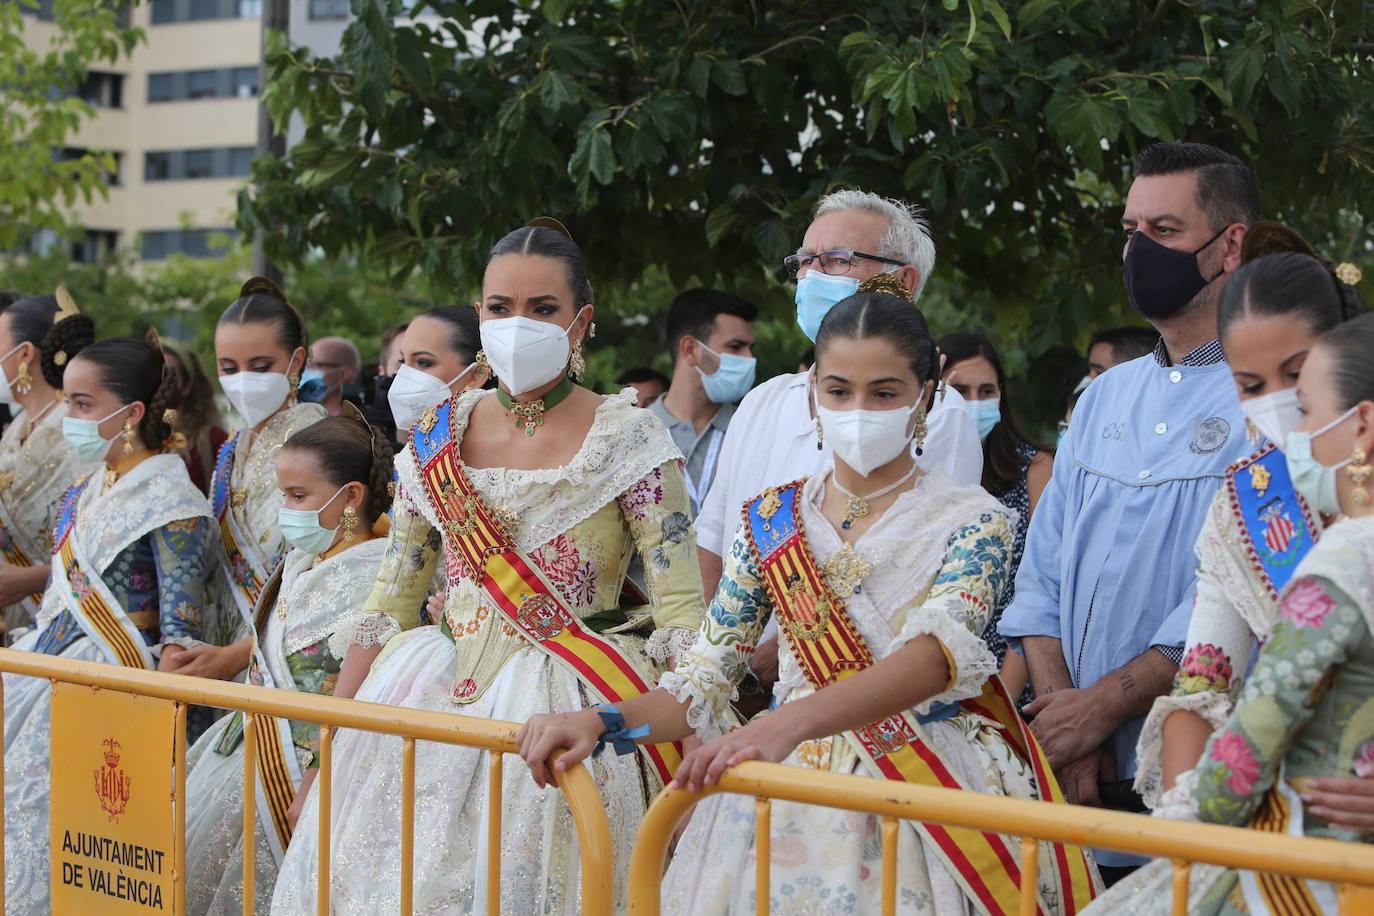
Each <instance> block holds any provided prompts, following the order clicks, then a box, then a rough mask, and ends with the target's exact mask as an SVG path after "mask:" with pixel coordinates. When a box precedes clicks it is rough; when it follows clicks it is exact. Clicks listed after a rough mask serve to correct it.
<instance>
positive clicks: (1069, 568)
mask: <svg viewBox="0 0 1374 916" xmlns="http://www.w3.org/2000/svg"><path fill="white" fill-rule="evenodd" d="M1215 347H1216V345H1215V343H1213V344H1210V345H1208V347H1205V348H1199V349H1198V350H1196V351H1194V353H1192V354H1189V357H1186V358H1185V359H1184V361H1183V362H1181V363H1180V364H1178V365H1175V366H1166V365H1162V364H1161V360H1160V359H1159V358H1158V357H1157V356H1155V355H1150V356H1142V357H1141V358H1139V359H1136V360H1132V361H1131V362H1128V363H1124V364H1122V365H1120V366H1117V367H1115V368H1113V369H1111V370H1109V371H1108V372H1106V373H1105V374H1103V375H1102V376H1100V377H1099V378H1098V379H1097V380H1096V381H1094V382H1093V384H1092V385H1090V386H1089V387H1088V390H1087V391H1086V392H1084V394H1083V397H1082V398H1081V399H1080V400H1079V402H1078V405H1077V407H1075V409H1074V413H1073V419H1072V421H1071V423H1070V424H1069V430H1068V435H1067V436H1066V437H1065V439H1064V444H1063V447H1062V448H1061V449H1060V451H1059V453H1058V454H1057V455H1056V456H1055V460H1054V473H1053V475H1052V476H1051V478H1050V482H1049V485H1048V486H1046V488H1045V491H1044V493H1043V494H1042V495H1041V497H1040V502H1039V504H1038V505H1037V507H1036V510H1035V515H1034V516H1032V518H1031V525H1030V531H1029V533H1028V534H1027V537H1026V549H1025V553H1024V555H1023V557H1022V560H1021V569H1020V571H1019V573H1018V574H1017V577H1016V598H1015V599H1014V600H1013V602H1012V603H1011V605H1010V606H1009V607H1008V608H1007V609H1006V612H1005V613H1004V614H1003V616H1002V620H1001V625H1000V627H999V629H1000V631H1001V633H1002V635H1003V636H1005V637H1007V638H1008V640H1009V641H1011V642H1013V643H1019V639H1018V638H1019V637H1023V636H1053V637H1056V638H1058V639H1060V640H1062V642H1063V648H1064V660H1065V662H1066V663H1067V664H1068V668H1069V673H1070V675H1071V676H1072V678H1073V683H1074V685H1075V686H1077V687H1089V686H1092V685H1093V684H1095V683H1096V682H1097V681H1099V680H1100V679H1101V678H1102V677H1103V676H1105V675H1107V674H1109V673H1110V672H1112V671H1113V670H1115V669H1117V668H1119V667H1121V666H1122V665H1124V664H1126V663H1127V662H1129V661H1130V660H1131V659H1133V658H1135V657H1136V656H1138V655H1140V654H1141V653H1143V652H1146V651H1147V650H1149V649H1150V647H1152V646H1161V647H1166V648H1169V649H1170V650H1171V652H1172V654H1171V658H1173V660H1174V661H1175V662H1177V661H1178V656H1179V654H1180V653H1181V651H1182V648H1183V645H1184V642H1185V640H1186V637H1187V635H1188V621H1189V618H1190V617H1191V615H1192V609H1193V597H1194V595H1195V593H1196V591H1197V588H1196V579H1195V573H1196V568H1197V559H1196V558H1195V556H1194V554H1193V544H1194V542H1195V541H1196V539H1197V536H1198V532H1199V531H1200V530H1201V528H1202V521H1203V518H1204V516H1205V515H1206V512H1207V508H1208V506H1209V505H1210V504H1211V502H1212V497H1213V496H1214V495H1215V494H1216V491H1217V487H1218V486H1219V485H1220V484H1221V480H1222V475H1223V473H1224V472H1225V471H1226V468H1227V467H1228V466H1229V465H1230V464H1231V463H1232V462H1235V461H1237V460H1239V459H1240V458H1243V457H1244V456H1245V455H1247V454H1248V453H1249V452H1250V451H1252V447H1251V446H1250V444H1249V443H1248V442H1247V441H1246V438H1245V432H1244V430H1245V418H1244V414H1242V412H1241V409H1240V401H1239V399H1237V397H1236V391H1235V386H1234V383H1233V382H1232V380H1231V370H1230V367H1228V366H1227V365H1226V363H1225V362H1221V361H1218V360H1216V355H1217V354H1219V349H1212V348H1215ZM1204 351H1207V356H1206V357H1204V358H1205V359H1206V358H1208V357H1210V359H1208V364H1206V365H1190V364H1189V363H1191V362H1197V361H1198V359H1197V358H1196V356H1197V354H1200V353H1203V352H1204ZM1166 654H1167V653H1166ZM1143 724H1144V718H1143V717H1141V718H1139V719H1134V720H1132V721H1130V722H1127V723H1126V724H1124V725H1122V726H1121V727H1120V728H1118V729H1117V730H1116V731H1115V732H1113V733H1112V737H1111V739H1110V740H1109V741H1108V747H1110V749H1111V751H1112V753H1113V754H1114V755H1115V757H1116V768H1117V779H1129V778H1131V777H1132V776H1134V775H1135V770H1136V760H1135V746H1136V741H1137V739H1138V738H1139V737H1140V730H1141V727H1142V725H1143ZM1098 861H1099V862H1100V863H1101V864H1103V865H1132V864H1137V863H1139V862H1141V861H1143V860H1141V859H1140V858H1139V857H1137V856H1127V855H1125V854H1122V853H1113V852H1108V851H1101V852H1100V853H1099V856H1098Z"/></svg>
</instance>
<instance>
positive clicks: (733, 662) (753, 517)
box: [519, 293, 1097, 913]
mask: <svg viewBox="0 0 1374 916" xmlns="http://www.w3.org/2000/svg"><path fill="white" fill-rule="evenodd" d="M814 371H815V378H816V381H815V393H816V394H815V396H816V401H817V403H816V410H817V416H818V418H819V422H820V427H821V431H822V433H823V435H824V439H825V442H826V444H827V445H829V446H830V447H831V450H832V451H833V452H834V456H835V457H834V465H833V470H831V471H829V472H826V473H822V474H819V475H816V476H813V477H811V478H809V479H807V480H804V481H801V482H798V483H794V484H789V485H786V486H783V487H776V488H771V489H769V490H767V491H765V492H764V493H763V494H761V495H760V496H758V497H757V498H755V499H754V500H752V501H751V502H750V503H749V504H748V506H747V507H746V509H745V515H744V520H743V522H742V524H741V525H740V528H739V530H738V532H737V534H736V535H735V541H734V546H733V547H732V549H731V551H730V556H729V557H727V559H726V565H725V572H724V576H723V577H722V579H721V583H720V588H719V590H718V591H717V593H716V598H715V601H714V602H713V603H712V605H711V608H710V610H709V611H708V613H707V617H706V620H705V621H704V623H703V625H702V628H701V631H700V633H699V635H698V637H697V640H696V642H695V643H694V644H693V646H692V647H691V648H690V649H689V650H688V651H687V653H686V654H685V655H684V657H683V658H682V659H681V660H680V661H679V663H678V667H677V669H676V670H675V671H673V672H671V673H669V674H666V675H664V677H663V678H662V680H661V681H660V686H659V689H658V690H655V691H653V692H652V693H650V694H648V695H646V696H644V697H641V698H639V699H637V700H633V701H630V702H627V703H624V704H622V705H621V707H620V711H621V714H622V717H623V724H624V726H625V727H627V728H628V729H631V730H634V731H630V732H628V733H624V734H615V733H612V734H610V735H608V734H606V731H607V728H608V725H607V724H606V723H604V722H603V721H602V720H601V718H600V717H599V716H598V715H597V714H596V712H594V711H589V710H586V711H578V712H570V713H566V714H563V715H559V716H540V717H537V718H535V719H532V720H531V721H530V722H529V723H528V724H527V725H526V726H525V728H524V730H523V731H522V733H521V735H520V739H519V740H520V741H521V743H522V748H521V750H522V754H523V755H524V756H525V759H526V760H527V762H529V763H530V765H531V768H532V769H533V770H534V773H535V776H536V779H538V780H540V781H541V782H543V781H546V780H547V779H548V774H547V773H546V772H545V770H544V766H543V760H545V759H546V757H547V755H548V754H549V752H550V751H553V750H555V749H558V748H563V749H566V750H567V754H566V755H565V756H564V757H562V758H560V759H559V761H558V763H557V764H555V766H556V767H564V766H567V765H570V764H571V763H572V762H574V761H576V760H580V759H583V758H584V757H586V756H587V755H588V754H589V753H590V752H591V751H592V750H593V749H594V748H596V747H597V746H598V743H599V742H602V741H609V742H611V743H613V744H619V743H620V742H622V741H627V740H634V736H635V735H638V740H640V741H664V740H671V739H680V738H683V737H686V736H688V735H691V734H693V732H695V734H696V735H697V736H698V737H699V738H701V739H702V740H704V741H706V742H707V743H706V744H705V745H704V746H703V747H702V748H700V749H698V750H696V751H694V752H693V753H691V754H690V755H689V756H688V757H687V759H686V760H685V761H684V762H683V765H682V767H681V768H680V769H679V770H678V773H677V778H676V784H677V785H679V786H687V787H689V788H692V789H694V790H695V789H698V788H700V786H702V785H703V784H705V785H710V784H712V783H714V782H715V781H716V780H717V778H718V777H719V775H720V773H721V771H722V770H723V769H725V768H726V767H727V766H731V765H733V764H736V763H739V762H741V761H745V760H769V761H775V762H782V763H786V764H789V765H793V766H804V767H810V768H814V769H822V770H829V771H831V772H839V773H846V774H857V775H863V776H869V777H872V778H879V779H881V778H887V779H895V780H902V781H907V780H915V781H928V779H929V778H931V775H930V774H931V773H932V771H931V770H930V769H928V768H927V767H928V762H929V761H932V760H939V761H940V764H941V766H940V768H939V769H940V776H939V777H938V779H939V781H940V782H941V783H942V784H944V785H946V786H948V787H950V788H958V789H963V790H965V791H970V792H992V793H996V794H999V795H1008V796H1013V797H1018V798H1030V799H1034V798H1039V797H1041V796H1040V795H1039V793H1038V791H1037V788H1036V785H1037V782H1038V783H1039V784H1040V786H1041V787H1042V788H1044V789H1045V791H1046V793H1047V794H1046V796H1045V797H1046V798H1052V797H1059V798H1062V796H1057V795H1056V793H1057V788H1054V787H1055V785H1056V784H1055V782H1054V777H1053V775H1052V774H1051V773H1050V772H1049V770H1048V765H1047V764H1046V763H1045V760H1044V755H1043V754H1042V753H1039V752H1038V745H1036V744H1035V741H1034V739H1033V738H1032V737H1030V731H1029V729H1028V728H1027V727H1026V725H1025V723H1024V722H1023V721H1021V719H1020V718H1019V717H1018V715H1017V713H1016V711H1015V708H1014V706H1013V705H1012V701H1011V698H1010V697H1009V696H1008V695H1007V694H1006V692H1005V689H1004V688H1002V687H1001V686H1000V681H999V680H998V679H997V664H996V660H995V659H994V658H993V655H992V653H991V652H989V651H988V648H987V646H986V645H985V644H984V643H983V640H982V638H981V635H982V631H983V627H984V626H985V625H986V623H987V620H988V615H989V614H990V612H991V609H992V608H993V607H994V606H995V605H996V602H997V596H998V594H999V593H1000V591H1001V590H1002V588H1003V586H1004V585H1005V582H1006V575H1007V557H1008V553H1009V549H1010V544H1011V537H1012V535H1011V532H1012V526H1013V524H1014V521H1015V513H1014V512H1012V511H1011V510H1008V509H1006V508H1005V507H1003V506H1002V505H1001V504H1000V503H998V502H997V501H996V500H995V499H993V498H992V497H991V496H989V495H988V494H987V493H986V492H985V491H984V490H983V489H982V488H980V487H966V486H960V485H959V484H956V483H955V482H954V481H953V480H952V479H950V478H949V477H948V476H947V475H946V474H945V473H944V472H943V471H940V470H938V469H937V470H932V471H928V472H922V471H921V470H920V469H918V468H917V466H916V464H915V462H914V461H913V458H912V451H913V449H912V443H913V440H914V441H915V443H916V446H917V447H918V448H919V447H920V446H921V444H922V442H923V439H924V437H925V429H924V427H925V411H924V404H925V403H926V400H927V398H928V397H929V394H930V392H931V389H932V387H933V386H934V384H935V381H936V373H937V372H938V357H937V353H936V349H935V344H934V342H933V341H932V340H931V338H930V335H929V333H928V332H927V330H926V326H925V320H924V319H923V318H922V317H921V314H920V312H919V311H917V309H916V308H915V307H914V306H912V305H911V303H910V302H908V301H906V300H904V299H901V298H898V297H897V296H893V295H889V294H886V293H860V294H858V295H855V296H851V297H849V298H847V299H844V300H843V301H841V302H840V303H839V304H838V305H836V306H835V307H834V309H832V310H831V311H830V312H829V313H828V314H827V315H826V316H825V318H824V320H823V321H822V322H821V324H820V330H819V333H818V334H817V337H816V365H815V369H814ZM798 535H800V536H798ZM770 616H776V617H777V618H778V619H779V629H780V632H781V637H780V645H779V650H778V655H779V679H778V684H777V687H776V689H775V691H774V699H775V700H776V703H777V707H776V708H775V709H774V710H773V711H772V712H770V713H768V714H767V715H765V716H762V717H760V718H757V719H755V720H753V721H752V722H751V723H750V724H748V725H746V726H744V727H743V728H738V729H735V730H733V731H731V730H730V727H731V725H732V721H731V713H730V699H731V694H732V692H733V690H734V689H735V686H736V685H737V684H738V682H739V680H740V678H741V677H742V676H743V675H744V673H745V672H746V671H747V670H748V662H749V658H750V656H751V654H752V652H753V650H754V646H755V644H756V643H757V641H758V639H759V637H760V635H761V633H762V632H763V627H764V624H765V622H766V621H767V620H768V618H769V617H770ZM963 701H968V702H967V705H964V703H963ZM975 703H976V704H977V708H976V710H975V706H974V704H975ZM989 716H992V717H996V718H999V719H1001V720H1002V725H1003V727H1002V728H998V727H994V726H993V724H992V721H991V720H990V718H989ZM641 730H642V731H641ZM1008 734H1011V735H1015V736H1017V738H1016V741H1015V743H1013V742H1011V741H1008V740H1007V737H1006V735H1008ZM1018 745H1019V746H1021V747H1026V748H1030V749H1033V750H1031V751H1030V752H1029V759H1028V758H1023V757H1022V756H1021V755H1020V752H1019V751H1018V750H1017V749H1016V747H1017V746H1018ZM603 756H604V755H603ZM922 761H926V762H922ZM753 804H754V803H753V800H752V799H749V798H745V797H741V796H735V795H715V796H712V797H710V798H708V799H706V800H705V801H703V802H702V803H701V804H700V805H698V806H697V809H696V813H695V815H694V817H693V818H692V821H691V823H690V825H689V826H688V827H687V831H686V833H685V834H684V835H683V837H682V839H681V841H680V842H679V843H678V846H677V850H676V852H675V853H674V855H673V859H672V863H671V864H670V866H669V869H668V874H667V877H666V878H665V880H664V893H663V904H664V907H665V909H666V911H668V912H672V913H727V912H729V913H743V912H753V910H754V909H755V903H756V901H755V900H754V899H753V898H754V887H755V882H754V863H753V857H754V855H755V852H756V849H757V846H756V837H755V833H754V818H753ZM772 818H773V831H774V837H775V839H774V841H773V843H774V845H773V850H774V858H773V861H772V863H771V864H772V868H771V872H772V873H771V877H770V887H771V893H772V899H771V900H769V901H767V905H766V906H765V907H764V909H767V910H769V911H771V912H811V911H814V910H816V909H817V908H818V907H821V906H823V904H822V903H821V901H826V900H842V901H844V902H845V904H846V908H848V909H852V910H853V911H854V912H859V913H869V912H877V911H878V909H879V908H880V900H881V896H882V877H881V876H882V873H883V868H882V866H881V865H880V858H881V854H880V850H881V848H882V846H883V843H882V839H881V826H880V824H879V819H878V818H876V817H870V816H855V815H854V814H852V813H850V812H841V811H835V810H832V809H828V808H819V807H815V806H809V805H796V804H792V803H788V802H774V803H773V814H772ZM931 829H932V828H930V827H928V826H927V825H922V824H918V823H914V822H910V821H903V822H902V826H901V828H900V830H901V833H900V836H899V839H898V846H899V852H898V855H897V868H898V871H899V874H898V876H897V882H898V885H899V886H900V887H902V888H903V889H904V891H903V899H904V900H909V901H910V902H909V903H907V904H906V910H904V911H911V912H915V911H916V910H918V909H919V910H920V911H922V912H931V911H933V912H937V913H966V912H975V911H978V910H981V909H985V908H987V904H986V902H984V903H981V904H977V903H975V902H974V898H973V897H972V895H973V893H974V892H973V891H972V890H969V889H967V885H965V884H964V883H963V882H962V881H961V879H960V877H959V875H960V874H961V873H967V869H968V868H969V867H971V866H972V863H974V862H979V863H983V864H980V865H978V866H975V867H976V869H977V870H978V871H980V872H982V873H983V876H984V878H985V879H987V884H988V885H989V886H990V887H991V886H1002V887H1004V888H1005V889H1004V890H1003V891H1002V892H1000V893H1001V895H1000V898H999V900H998V903H999V904H1000V906H1001V909H1003V910H1005V911H1007V912H1013V911H1015V910H1016V909H1017V908H1018V907H1017V897H1016V894H1017V890H1016V889H1017V887H1018V884H1019V872H1018V874H1017V876H1015V877H1013V876H1011V875H1010V874H1008V875H1006V876H1002V875H998V876H996V877H994V876H993V874H992V873H991V872H990V871H988V869H990V868H1003V869H1005V866H1003V865H1002V864H1001V863H1002V862H1010V861H1019V859H1018V858H1017V851H1018V850H1019V848H1020V845H1019V844H1020V841H1019V839H1017V838H1015V837H1001V836H990V835H987V834H975V833H973V832H965V833H961V834H960V835H959V836H957V837H956V836H953V835H948V836H947V835H946V834H945V833H944V831H943V830H940V836H939V838H938V839H932V837H931V835H930V833H929V831H930V830H931ZM934 829H937V830H939V828H934ZM779 838H790V839H787V840H785V841H784V840H783V839H779ZM798 838H803V839H798ZM941 847H943V848H944V849H946V850H947V851H948V855H949V858H948V860H945V859H941V858H937V857H936V856H934V855H932V854H931V853H930V852H929V850H931V849H936V848H941ZM1060 854H1062V858H1060ZM1040 861H1041V867H1040V870H1039V874H1038V877H1037V882H1038V891H1039V894H1038V898H1039V899H1038V903H1039V905H1040V906H1041V908H1042V909H1043V911H1044V912H1046V913H1062V912H1064V911H1065V910H1066V908H1067V904H1066V903H1065V901H1066V900H1075V901H1077V902H1078V903H1079V904H1080V905H1081V904H1082V903H1084V902H1086V901H1087V900H1088V899H1090V898H1091V895H1092V893H1093V891H1094V887H1095V886H1096V883H1097V877H1096V869H1095V867H1094V866H1093V865H1092V864H1091V861H1090V860H1089V859H1088V858H1087V856H1086V855H1085V854H1084V853H1083V852H1082V851H1080V850H1077V849H1074V848H1071V847H1059V848H1057V849H1056V848H1055V846H1054V844H1048V843H1046V844H1043V845H1042V847H1041V855H1040ZM1059 862H1062V863H1064V864H1065V865H1066V867H1067V868H1068V870H1069V872H1070V874H1071V875H1072V876H1073V877H1072V879H1071V881H1070V882H1069V883H1068V886H1062V887H1061V884H1060V875H1061V874H1062V871H1061V869H1060V867H1059V865H1058V864H1054V865H1052V864H1051V863H1059ZM1003 877H1005V879H1006V880H1005V881H1002V880H1001V879H1002V878H1003ZM991 893H994V894H997V893H998V892H997V891H995V890H994V891H991Z"/></svg>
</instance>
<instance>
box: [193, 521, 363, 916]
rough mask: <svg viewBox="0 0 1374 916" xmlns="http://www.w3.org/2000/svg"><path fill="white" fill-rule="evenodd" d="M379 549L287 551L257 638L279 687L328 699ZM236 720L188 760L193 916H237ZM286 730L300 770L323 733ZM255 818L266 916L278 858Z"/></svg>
mask: <svg viewBox="0 0 1374 916" xmlns="http://www.w3.org/2000/svg"><path fill="white" fill-rule="evenodd" d="M385 549H386V542H385V541H383V540H380V539H374V540H370V541H364V542H363V543H361V544H355V545H354V546H352V547H350V548H349V549H348V550H345V551H343V552H342V553H339V554H336V555H334V556H332V557H330V558H329V559H327V560H319V559H318V558H317V557H316V556H314V555H313V554H306V553H302V552H301V551H299V550H292V551H290V552H288V553H287V555H286V558H285V559H284V560H283V564H284V565H283V569H282V581H281V588H280V592H279V593H278V594H279V597H278V599H277V604H276V607H274V608H273V609H272V610H271V611H268V612H267V614H266V622H265V625H264V627H263V632H262V634H261V636H260V639H261V645H262V653H263V656H264V658H265V659H266V662H267V666H268V668H269V669H270V671H271V673H272V677H273V681H274V682H275V684H276V686H277V687H278V688H280V689H284V690H299V691H303V692H307V693H317V694H321V695H323V696H333V694H334V686H335V684H336V683H337V682H338V679H339V671H340V670H341V668H342V667H343V661H344V656H345V655H346V654H347V651H348V644H347V643H344V644H343V645H339V640H337V639H335V636H336V635H337V634H338V633H339V632H340V631H341V630H344V629H348V628H351V626H352V623H353V621H354V620H355V619H356V617H357V614H358V609H359V608H361V607H362V605H363V602H364V600H365V599H366V598H367V594H368V592H369V591H370V590H371V589H372V586H373V583H375V582H376V581H377V571H378V569H379V568H380V566H381V562H382V553H383V551H384V550H385ZM241 722H242V720H241V718H240V717H239V716H236V715H230V716H225V717H224V718H222V719H220V720H219V721H218V722H216V723H215V724H214V725H212V726H211V727H210V728H209V729H208V730H207V731H206V732H205V734H204V735H202V736H201V737H200V739H199V740H198V741H196V743H195V745H193V746H192V747H191V748H190V750H189V751H187V754H186V764H187V768H188V772H187V777H186V797H187V798H188V799H190V804H189V805H188V810H187V814H186V866H187V869H186V870H187V875H188V877H187V882H186V908H187V912H188V913H194V914H197V916H205V914H211V913H213V914H224V916H231V914H236V913H241V912H242V911H243V739H242V724H241ZM291 733H292V738H293V740H294V742H295V751H296V760H297V762H298V764H299V765H300V767H301V770H302V772H304V769H305V766H306V764H307V761H308V760H309V759H311V758H312V757H313V752H314V750H315V749H316V748H317V747H318V736H319V726H317V725H315V724H313V723H307V722H292V723H291ZM273 734H274V736H275V732H274V733H273ZM258 813H259V819H258V823H257V829H256V831H255V836H256V846H257V857H256V869H255V880H254V895H253V897H254V904H255V907H254V909H255V912H259V913H266V912H267V909H268V907H269V905H270V904H271V902H272V888H273V887H274V886H275V884H276V880H277V861H276V858H275V857H274V856H273V853H272V850H271V847H270V846H269V845H268V842H267V836H266V834H265V833H264V831H263V825H262V819H261V815H262V813H263V810H262V808H259V809H258Z"/></svg>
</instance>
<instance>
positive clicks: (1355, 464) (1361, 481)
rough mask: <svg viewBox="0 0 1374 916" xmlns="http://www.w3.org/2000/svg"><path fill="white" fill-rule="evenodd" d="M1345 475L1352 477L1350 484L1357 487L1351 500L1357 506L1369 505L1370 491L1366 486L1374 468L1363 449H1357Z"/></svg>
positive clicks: (1346, 468) (1373, 472) (1351, 495)
mask: <svg viewBox="0 0 1374 916" xmlns="http://www.w3.org/2000/svg"><path fill="white" fill-rule="evenodd" d="M1345 473H1346V474H1348V475H1350V482H1351V483H1353V484H1354V485H1355V489H1354V491H1353V492H1352V493H1351V494H1350V498H1351V500H1353V501H1354V503H1355V505H1357V506H1367V505H1369V491H1368V490H1366V489H1365V488H1364V485H1365V484H1366V483H1368V482H1369V477H1370V475H1371V474H1374V467H1371V466H1370V464H1369V456H1368V455H1367V454H1365V450H1364V449H1362V448H1357V449H1355V455H1354V457H1352V458H1351V459H1350V463H1349V464H1347V465H1346V466H1345Z"/></svg>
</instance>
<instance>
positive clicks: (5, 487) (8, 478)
mask: <svg viewBox="0 0 1374 916" xmlns="http://www.w3.org/2000/svg"><path fill="white" fill-rule="evenodd" d="M12 486H14V475H13V474H11V473H10V472H9V471H5V472H4V473H3V474H0V493H7V492H9V488H10V487H12Z"/></svg>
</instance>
